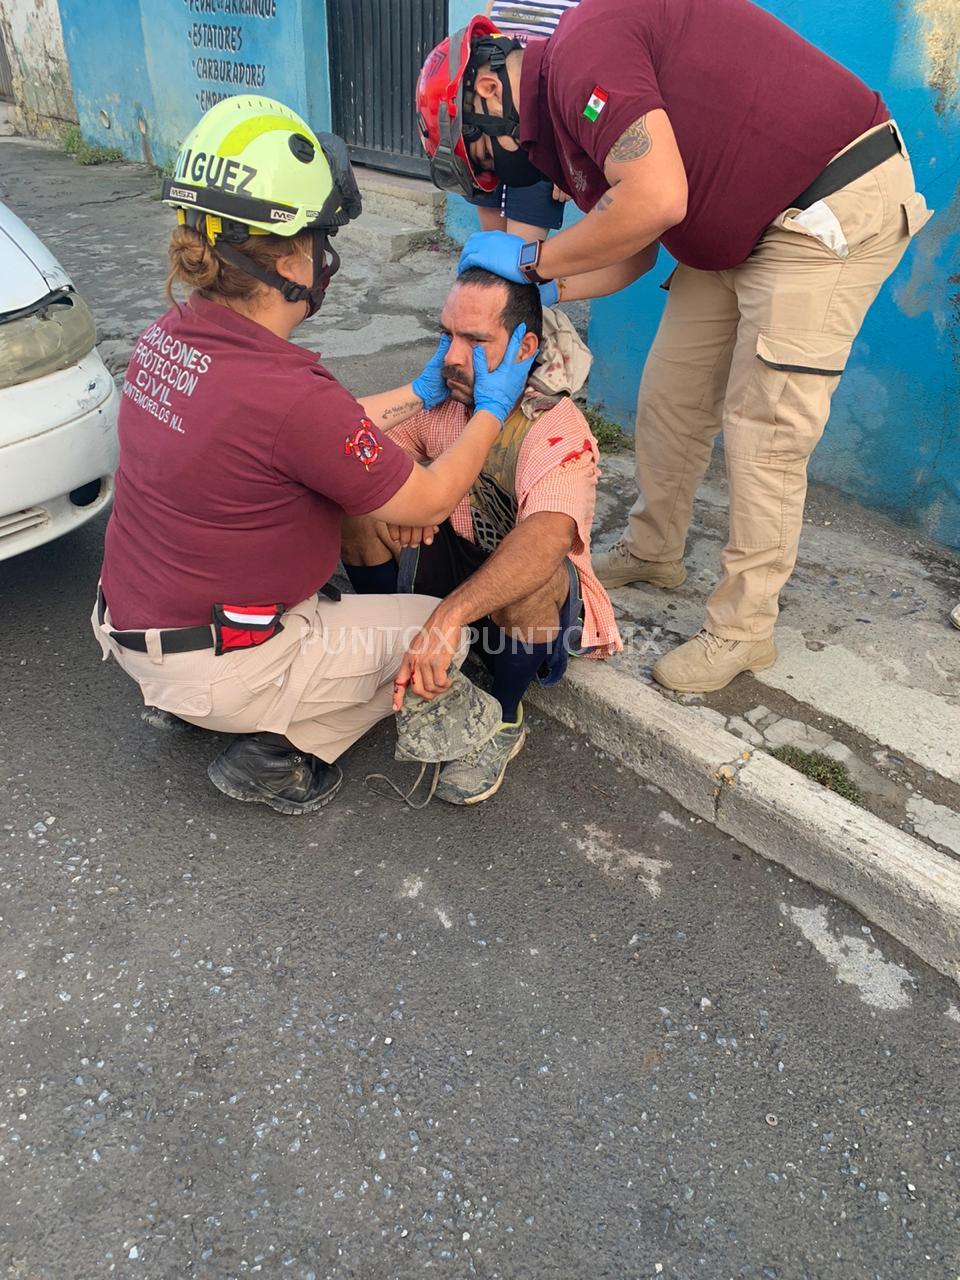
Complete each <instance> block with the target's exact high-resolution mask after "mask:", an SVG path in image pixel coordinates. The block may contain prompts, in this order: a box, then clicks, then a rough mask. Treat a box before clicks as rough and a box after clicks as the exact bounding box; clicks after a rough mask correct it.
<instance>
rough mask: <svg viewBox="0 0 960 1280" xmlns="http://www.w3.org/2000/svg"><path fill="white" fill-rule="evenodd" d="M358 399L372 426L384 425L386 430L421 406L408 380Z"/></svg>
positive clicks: (417, 411) (408, 416) (404, 419)
mask: <svg viewBox="0 0 960 1280" xmlns="http://www.w3.org/2000/svg"><path fill="white" fill-rule="evenodd" d="M359 399H360V403H361V404H362V405H363V411H364V413H365V414H366V415H367V417H368V418H369V419H370V421H371V422H372V423H373V424H374V426H376V427H386V429H387V430H388V431H390V430H391V429H392V428H393V427H396V426H399V425H400V423H401V422H405V421H406V420H407V418H412V417H413V415H414V414H415V413H419V412H420V410H421V409H422V408H423V401H422V400H421V399H420V397H419V396H417V395H415V394H414V391H413V387H412V386H411V384H410V383H409V382H408V383H407V384H406V385H405V386H403V387H395V388H394V390H393V391H380V392H378V393H376V394H375V395H369V396H361V397H359Z"/></svg>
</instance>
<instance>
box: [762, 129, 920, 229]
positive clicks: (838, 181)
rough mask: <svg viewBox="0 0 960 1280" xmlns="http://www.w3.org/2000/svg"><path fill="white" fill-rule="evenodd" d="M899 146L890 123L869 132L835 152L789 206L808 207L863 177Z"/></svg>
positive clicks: (896, 151)
mask: <svg viewBox="0 0 960 1280" xmlns="http://www.w3.org/2000/svg"><path fill="white" fill-rule="evenodd" d="M900 150H901V148H900V139H899V138H898V137H897V133H896V130H895V129H894V128H893V127H892V126H888V127H887V128H886V129H878V130H877V132H876V133H871V134H868V135H867V137H865V138H862V139H861V140H860V141H859V142H857V143H854V145H853V146H852V147H851V148H850V150H849V151H845V152H844V153H843V155H841V156H837V158H836V160H831V161H830V163H829V164H828V165H827V167H826V168H825V169H824V170H823V172H822V173H821V174H820V176H819V177H817V178H814V180H813V182H811V183H810V185H809V187H807V189H806V191H802V192H801V193H800V195H798V196H797V198H796V200H794V201H793V202H792V204H790V205H788V208H790V209H809V208H810V206H811V205H812V204H816V203H817V201H818V200H825V199H826V197H827V196H832V195H833V194H834V192H836V191H839V190H840V189H841V188H842V187H846V186H849V184H850V183H851V182H856V180H857V178H862V177H863V175H864V174H865V173H869V172H870V170H871V169H876V167H877V165H879V164H883V162H884V160H889V159H890V157H891V156H895V155H898V154H899V152H900Z"/></svg>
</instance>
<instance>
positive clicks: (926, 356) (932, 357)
mask: <svg viewBox="0 0 960 1280" xmlns="http://www.w3.org/2000/svg"><path fill="white" fill-rule="evenodd" d="M764 7H765V8H767V9H769V10H770V11H771V12H772V13H774V14H776V15H777V17H779V18H781V19H782V20H783V21H785V22H787V23H789V24H790V25H791V26H792V27H794V28H795V29H796V30H797V31H799V32H800V34H801V35H803V36H805V37H806V38H807V39H808V40H811V41H813V43H814V44H817V45H819V47H820V48H822V49H824V50H825V51H826V52H827V53H829V54H831V55H832V56H833V57H835V58H837V59H838V60H839V61H840V62H843V63H844V64H845V65H846V66H848V67H850V69H851V70H853V71H854V72H856V73H857V74H858V75H859V76H861V77H862V78H863V79H864V80H866V81H867V82H868V83H869V84H870V85H871V86H873V87H874V88H877V89H879V90H880V91H881V92H882V93H883V96H884V98H885V99H886V101H887V103H888V105H889V106H890V108H891V110H892V112H893V114H894V116H895V117H896V119H897V120H898V122H899V124H900V126H901V128H902V129H903V131H904V133H905V135H906V138H907V144H908V146H909V147H910V151H911V155H912V159H913V164H914V169H915V171H916V175H917V185H918V186H919V188H920V189H921V190H922V191H923V192H924V193H925V195H926V198H927V203H928V204H929V205H930V207H931V208H933V209H936V210H937V215H936V217H935V218H934V219H933V220H932V221H931V222H930V223H928V224H927V226H926V228H924V230H923V231H922V232H921V234H920V236H919V237H918V238H917V240H916V241H915V243H914V245H913V246H912V247H911V249H910V251H909V252H908V254H907V256H906V258H905V259H904V261H903V263H902V264H901V266H900V268H899V270H898V271H897V272H896V274H895V275H894V276H893V277H892V278H891V280H890V281H888V283H887V285H886V287H885V288H884V290H883V292H882V293H881V295H880V297H879V298H878V300H877V302H876V303H875V304H874V306H873V307H872V309H871V311H870V314H869V315H868V317H867V321H866V324H865V325H864V328H863V330H862V332H861V334H860V337H859V338H858V340H857V342H856V344H855V345H854V348H853V354H852V356H851V359H850V362H849V365H848V368H847V372H846V374H845V376H844V378H843V380H842V382H841V384H840V388H839V390H838V391H837V394H836V397H835V399H834V407H833V413H832V415H831V418H830V423H829V425H828V427H827V431H826V434H825V436H824V439H823V441H822V442H821V444H820V446H819V447H818V449H817V450H816V452H815V454H814V456H813V461H812V464H811V468H810V470H811V474H812V475H813V476H814V478H816V479H819V480H823V481H825V482H826V483H829V484H833V485H837V486H838V487H839V488H841V489H842V490H844V491H845V492H846V493H849V494H851V495H852V496H853V497H855V498H857V499H859V500H860V501H862V502H864V503H866V504H867V505H868V506H872V507H877V508H879V509H881V510H885V511H888V512H890V513H891V514H894V515H896V516H897V517H899V518H900V519H903V520H906V521H908V522H910V523H915V524H917V525H919V526H921V527H922V528H923V529H924V530H925V531H926V532H927V533H929V534H931V535H932V536H933V537H935V538H938V539H939V540H940V541H942V542H945V543H946V544H947V545H948V546H960V95H958V91H957V86H958V71H957V67H956V65H955V59H956V47H957V46H956V43H955V41H956V36H957V29H958V25H960V19H958V15H957V0H846V3H845V4H837V3H836V0H802V2H801V0H766V3H765V6H764ZM474 12H476V7H475V6H474V5H473V4H472V3H469V0H451V4H450V26H451V29H454V30H455V29H456V28H457V27H459V26H462V25H464V23H465V21H466V20H467V19H468V18H469V17H470V15H471V14H472V13H474ZM951 37H952V39H953V43H952V44H951ZM951 50H952V52H951ZM475 225H476V224H475V219H474V215H473V214H472V213H471V212H470V211H469V210H465V206H464V204H463V201H460V200H457V199H456V198H455V197H451V199H450V201H449V213H448V231H449V232H450V234H451V235H452V236H454V237H455V238H457V239H461V240H462V239H463V237H464V235H465V234H469V232H470V231H472V230H473V229H474V228H475ZM671 266H672V261H671V260H670V259H669V258H668V257H667V255H666V254H664V253H661V256H660V262H659V263H658V266H657V268H656V269H655V271H654V272H653V274H652V276H651V277H650V278H649V279H646V280H641V281H638V282H637V284H635V285H633V286H632V287H631V288H630V289H627V290H625V291H624V292H622V293H620V294H618V295H616V296H615V297H613V298H607V299H600V300H598V301H596V302H594V304H593V311H592V320H591V325H590V346H591V348H592V350H593V354H594V366H593V373H592V374H591V377H590V393H591V397H592V398H593V399H594V400H596V401H597V402H599V403H602V404H603V405H604V406H605V409H606V411H607V412H608V413H609V415H610V416H611V417H613V418H615V419H616V420H617V421H618V422H620V423H622V424H623V425H625V426H628V427H631V428H632V426H633V420H634V410H635V404H636V396H637V388H638V385H639V382H640V372H641V369H642V367H643V360H644V356H645V354H646V351H647V349H648V348H649V346H650V343H651V342H652V340H653V336H654V334H655V332H656V328H657V324H658V322H659V318H660V314H661V312H662V310H663V304H664V298H665V295H664V293H663V292H662V291H661V290H660V288H659V287H658V286H659V284H660V282H661V281H662V280H663V279H665V277H666V276H667V275H668V274H669V270H670V268H671Z"/></svg>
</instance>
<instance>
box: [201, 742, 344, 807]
mask: <svg viewBox="0 0 960 1280" xmlns="http://www.w3.org/2000/svg"><path fill="white" fill-rule="evenodd" d="M207 776H208V777H209V779H210V781H211V782H212V783H213V785H214V786H215V787H216V788H217V790H218V791H222V792H223V794H224V795H225V796H229V797H230V798H231V800H242V801H243V802H244V803H246V804H265V805H267V806H268V807H269V808H271V809H275V810H276V811H277V813H287V814H299V813H313V812H314V810H316V809H322V808H323V806H324V805H325V804H328V803H329V802H330V801H331V800H332V799H333V797H334V796H335V795H336V794H337V792H338V791H339V790H340V784H341V782H343V774H342V773H341V772H340V769H339V768H338V767H337V765H335V764H325V763H324V762H323V761H322V760H318V759H317V757H316V756H311V755H307V753H306V752H305V751H298V750H297V749H296V747H294V746H293V745H292V744H291V743H289V742H287V741H286V739H284V738H280V737H279V736H278V735H276V734H251V735H249V736H247V737H242V738H237V739H236V740H235V741H234V742H231V743H230V745H229V747H227V749H226V751H221V753H220V754H219V755H218V756H217V758H216V760H214V761H213V763H212V764H210V765H209V767H208V768H207Z"/></svg>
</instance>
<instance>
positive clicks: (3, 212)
mask: <svg viewBox="0 0 960 1280" xmlns="http://www.w3.org/2000/svg"><path fill="white" fill-rule="evenodd" d="M70 288H73V282H72V281H71V279H70V277H69V276H68V275H67V273H66V272H65V271H64V269H63V267H61V265H60V263H59V262H58V261H57V260H56V258H55V257H54V256H53V254H52V253H51V252H50V250H49V249H48V248H47V247H46V245H45V244H43V243H42V241H40V240H39V239H38V238H37V237H36V236H35V235H34V234H33V232H32V231H31V230H30V228H29V227H28V226H26V225H25V224H24V223H22V222H21V221H20V219H19V218H18V217H17V215H16V214H15V213H13V212H11V210H10V209H8V208H7V206H6V205H5V204H3V203H2V202H0V315H5V314H7V313H8V312H10V311H20V310H21V309H22V308H23V307H29V306H30V305H31V303H34V302H39V301H40V299H41V298H45V297H46V296H47V294H48V293H53V292H54V291H55V290H57V289H70Z"/></svg>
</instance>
